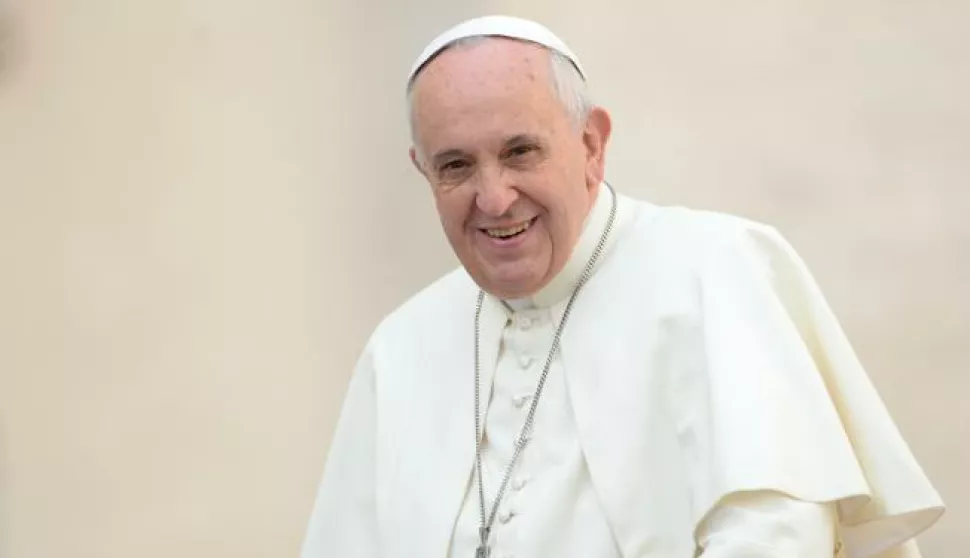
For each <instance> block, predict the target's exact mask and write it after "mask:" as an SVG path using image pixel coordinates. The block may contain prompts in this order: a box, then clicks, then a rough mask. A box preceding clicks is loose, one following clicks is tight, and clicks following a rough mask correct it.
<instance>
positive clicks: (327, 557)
mask: <svg viewBox="0 0 970 558" xmlns="http://www.w3.org/2000/svg"><path fill="white" fill-rule="evenodd" d="M374 375H375V372H374V366H373V360H372V357H371V351H370V350H369V349H365V351H364V354H363V355H362V357H361V358H360V360H359V362H358V364H357V367H356V369H355V371H354V375H353V377H352V378H351V380H350V385H349V387H348V389H347V394H346V396H345V399H344V403H343V408H342V409H341V413H340V418H339V419H338V421H337V427H336V430H335V432H334V436H333V440H332V442H331V445H330V451H329V453H328V455H327V462H326V465H325V468H324V472H323V478H322V480H321V482H320V486H319V488H318V490H317V495H316V501H315V503H314V507H313V511H312V514H311V516H310V521H309V526H308V528H307V532H306V536H305V538H304V541H303V548H302V552H301V554H300V556H301V558H336V557H338V556H339V557H340V558H377V557H378V556H379V555H380V552H379V548H378V542H377V541H378V531H377V498H376V482H375V480H376V479H375V475H376V471H375V456H376V455H375V445H376V431H375V430H376V422H377V421H376V419H377V416H376V413H377V409H376V404H375V382H374Z"/></svg>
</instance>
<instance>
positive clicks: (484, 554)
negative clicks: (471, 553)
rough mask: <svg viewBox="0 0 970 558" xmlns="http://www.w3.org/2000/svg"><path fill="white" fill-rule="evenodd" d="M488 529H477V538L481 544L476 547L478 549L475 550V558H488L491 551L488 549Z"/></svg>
mask: <svg viewBox="0 0 970 558" xmlns="http://www.w3.org/2000/svg"><path fill="white" fill-rule="evenodd" d="M488 532H489V528H488V527H480V528H479V529H478V536H479V539H481V543H479V545H478V549H477V550H475V558H488V557H489V556H490V555H491V553H492V551H491V549H489V548H488Z"/></svg>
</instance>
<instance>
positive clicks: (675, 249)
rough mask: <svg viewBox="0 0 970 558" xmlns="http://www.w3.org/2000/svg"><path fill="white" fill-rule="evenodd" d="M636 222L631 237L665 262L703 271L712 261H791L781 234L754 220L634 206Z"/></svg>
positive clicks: (688, 209)
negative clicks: (749, 258) (704, 266)
mask: <svg viewBox="0 0 970 558" xmlns="http://www.w3.org/2000/svg"><path fill="white" fill-rule="evenodd" d="M633 203H634V204H636V205H637V213H638V218H637V219H636V222H635V224H634V226H633V230H632V231H631V232H632V234H631V235H630V237H631V238H632V239H633V241H634V244H637V245H640V246H643V247H648V249H649V251H650V253H652V254H662V255H663V257H664V258H665V259H667V260H670V261H671V262H673V261H679V262H681V263H683V264H686V265H689V266H690V267H694V266H703V264H704V263H705V262H707V261H709V260H710V259H711V258H724V257H756V258H767V259H768V260H773V259H775V258H776V257H778V256H785V257H792V256H795V253H794V250H793V249H792V247H791V245H790V244H789V243H788V241H787V239H786V238H785V237H784V236H783V234H782V233H781V232H780V231H779V230H778V229H777V228H776V227H775V226H774V225H771V224H769V223H766V222H762V221H759V220H756V219H753V218H749V217H745V216H741V215H737V214H732V213H727V212H721V211H714V210H709V209H699V208H692V207H686V206H679V205H671V206H663V205H655V204H652V203H649V202H645V201H640V200H633Z"/></svg>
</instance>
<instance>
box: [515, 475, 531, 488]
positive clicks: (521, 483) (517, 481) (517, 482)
mask: <svg viewBox="0 0 970 558" xmlns="http://www.w3.org/2000/svg"><path fill="white" fill-rule="evenodd" d="M527 482H529V481H528V480H527V479H524V478H522V477H519V478H517V479H515V480H514V481H512V490H515V491H519V490H522V488H523V487H524V486H525V483H527Z"/></svg>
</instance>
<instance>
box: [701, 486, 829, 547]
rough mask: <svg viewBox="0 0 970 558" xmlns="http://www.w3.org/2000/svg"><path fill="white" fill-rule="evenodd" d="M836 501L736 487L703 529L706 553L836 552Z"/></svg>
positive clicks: (707, 520) (702, 534) (702, 544)
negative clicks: (823, 500)
mask: <svg viewBox="0 0 970 558" xmlns="http://www.w3.org/2000/svg"><path fill="white" fill-rule="evenodd" d="M836 522H837V518H836V516H835V511H834V505H833V504H817V503H814V502H803V501H801V500H796V499H793V498H789V497H787V496H785V495H783V494H781V493H778V492H772V491H755V492H744V493H735V494H732V495H730V496H728V497H727V498H725V499H724V500H722V502H721V503H720V504H719V505H718V506H717V507H716V508H714V510H713V511H712V512H711V514H710V515H709V516H708V517H707V519H706V520H705V521H704V522H703V523H702V524H701V527H700V529H699V530H698V536H697V544H698V550H699V551H700V554H699V556H701V557H702V558H782V557H794V556H797V557H798V558H832V557H833V556H835V552H836V535H835V525H836Z"/></svg>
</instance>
